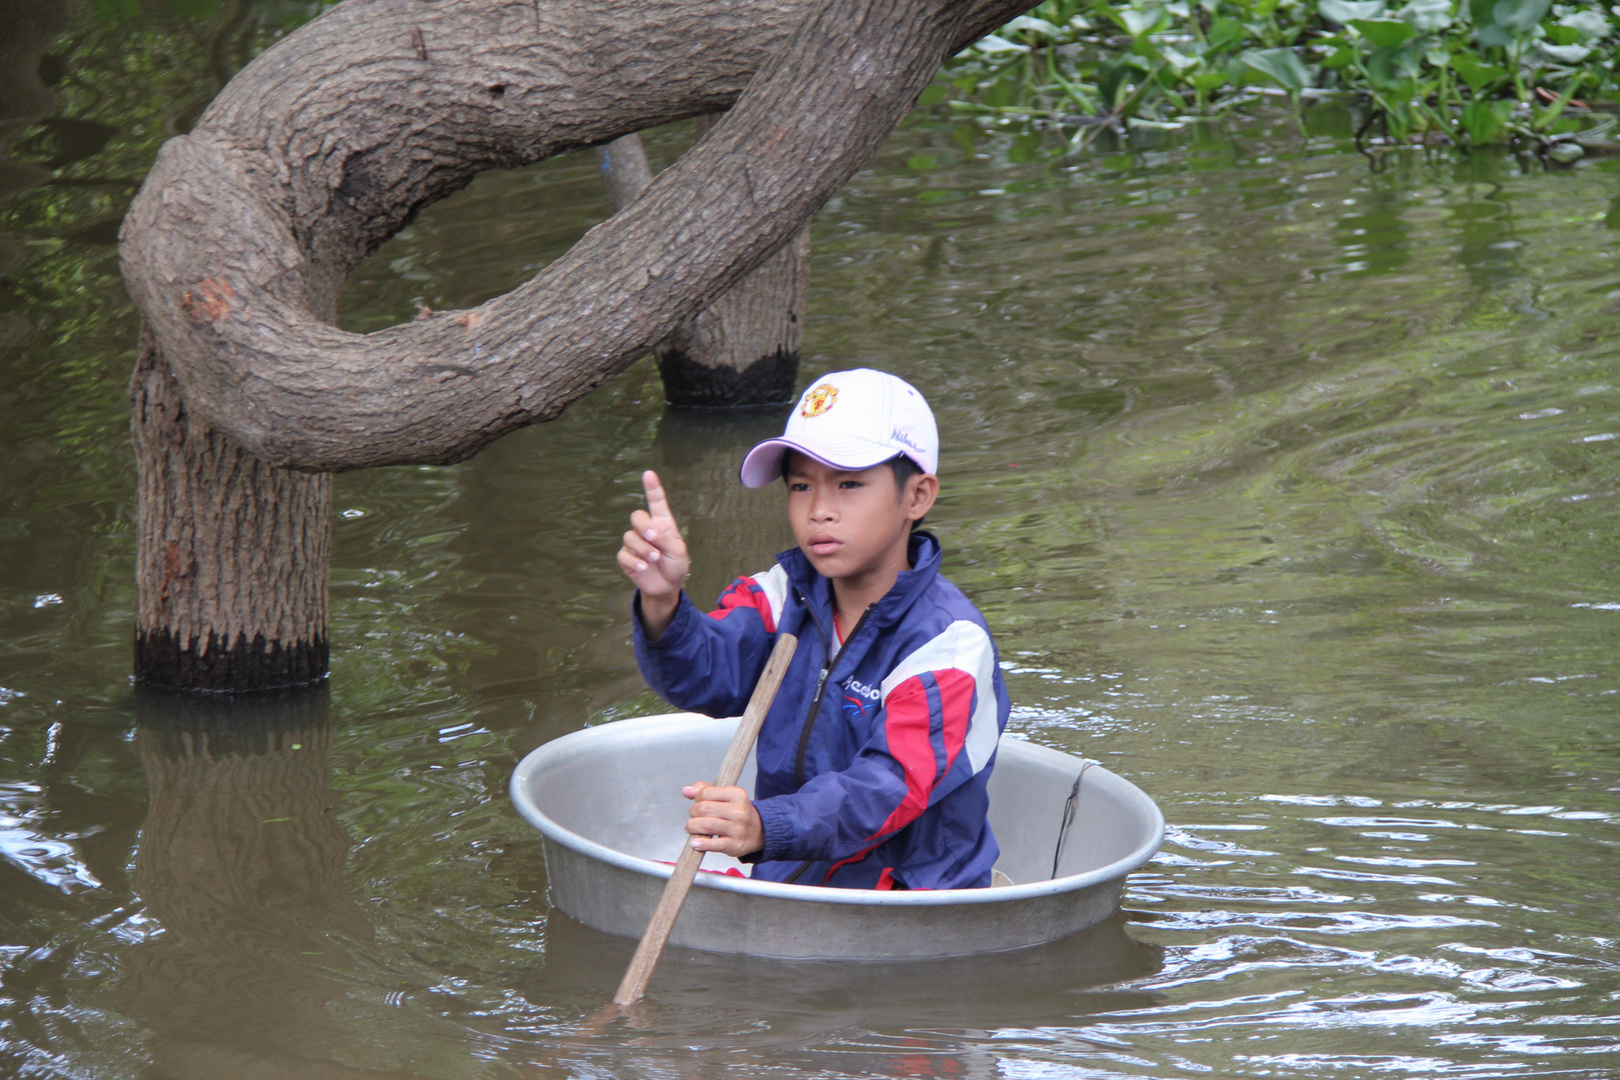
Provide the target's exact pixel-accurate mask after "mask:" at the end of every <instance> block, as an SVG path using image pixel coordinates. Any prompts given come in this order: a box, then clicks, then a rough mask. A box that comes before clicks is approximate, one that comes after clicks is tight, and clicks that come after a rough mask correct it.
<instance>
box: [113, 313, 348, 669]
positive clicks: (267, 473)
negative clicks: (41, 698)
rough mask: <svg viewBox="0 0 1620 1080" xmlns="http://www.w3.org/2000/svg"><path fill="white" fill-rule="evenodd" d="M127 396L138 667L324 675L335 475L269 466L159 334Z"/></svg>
mask: <svg viewBox="0 0 1620 1080" xmlns="http://www.w3.org/2000/svg"><path fill="white" fill-rule="evenodd" d="M130 396H131V398H132V399H133V401H134V406H135V408H134V419H133V423H132V425H131V426H132V434H133V435H134V441H135V465H136V475H137V485H138V487H137V498H136V529H135V536H136V542H135V557H136V574H135V677H136V678H137V679H138V680H139V681H141V682H143V683H148V684H151V685H156V686H166V687H173V688H176V689H188V690H212V691H226V692H241V691H250V690H268V689H275V688H279V687H289V686H301V685H308V684H310V683H316V682H319V681H321V680H322V679H324V678H325V677H326V671H327V576H328V564H329V561H330V555H329V552H330V546H331V518H332V477H331V475H330V474H328V473H300V472H294V471H292V470H290V469H278V468H275V467H274V466H271V465H267V464H265V463H264V462H263V461H261V460H259V459H258V458H256V457H254V456H253V455H252V454H249V453H247V452H246V451H244V450H242V449H241V448H240V447H239V446H237V445H236V444H235V443H234V442H232V441H231V440H230V439H229V438H227V437H225V436H224V435H221V434H220V433H219V432H218V431H215V430H214V429H212V428H210V427H209V426H208V425H207V424H204V423H202V422H201V421H200V420H198V419H197V418H196V417H194V416H192V415H191V414H190V413H189V412H188V411H187V409H186V405H185V401H184V399H183V397H182V396H181V394H180V387H179V384H178V382H177V380H176V379H175V377H174V374H173V373H172V372H171V371H170V370H169V367H168V365H167V364H166V363H165V362H164V361H163V358H162V357H161V356H160V355H159V353H158V351H157V348H156V346H155V344H154V343H153V342H152V341H151V339H150V336H149V335H147V336H146V337H145V339H144V340H143V341H142V343H141V352H140V359H139V361H138V362H137V364H136V368H135V377H134V379H133V381H132V383H131V385H130Z"/></svg>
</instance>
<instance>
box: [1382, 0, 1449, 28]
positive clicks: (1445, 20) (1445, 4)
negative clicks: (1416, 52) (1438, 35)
mask: <svg viewBox="0 0 1620 1080" xmlns="http://www.w3.org/2000/svg"><path fill="white" fill-rule="evenodd" d="M1396 14H1397V15H1399V16H1400V17H1401V18H1403V19H1405V20H1406V21H1407V22H1409V23H1411V24H1412V25H1413V26H1415V27H1417V29H1418V32H1419V33H1423V34H1433V33H1435V32H1437V31H1440V30H1444V29H1446V28H1447V27H1449V26H1450V25H1451V23H1452V19H1451V0H1412V2H1411V3H1410V4H1407V5H1406V6H1405V7H1403V8H1401V10H1400V11H1398V12H1396Z"/></svg>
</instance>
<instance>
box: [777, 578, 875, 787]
mask: <svg viewBox="0 0 1620 1080" xmlns="http://www.w3.org/2000/svg"><path fill="white" fill-rule="evenodd" d="M799 603H801V604H803V605H804V610H805V611H807V612H809V614H810V619H811V621H812V622H814V623H815V624H816V630H817V631H818V632H820V634H821V646H822V661H821V674H820V675H819V676H818V677H817V678H816V693H815V696H814V697H813V698H811V700H810V711H809V712H807V713H806V714H805V716H804V723H803V724H801V725H800V726H799V749H798V753H797V754H795V755H794V758H793V778H794V781H795V782H796V783H797V784H798V786H799V787H803V786H804V758H805V754H806V753H807V752H808V751H809V749H810V732H811V731H813V730H814V729H815V726H816V713H817V712H818V711H820V709H821V695H822V694H823V693H825V692H826V690H827V676H829V675H831V674H832V666H833V661H834V660H835V659H837V658H836V657H835V656H833V651H832V639H830V638H829V637H827V629H826V627H824V626H822V625H821V618H820V616H818V615H817V614H816V609H815V608H813V607H811V606H810V600H809V598H807V597H806V596H805V595H804V593H802V592H801V593H799ZM863 618H864V616H863ZM839 651H840V652H842V651H843V650H842V649H840V650H839Z"/></svg>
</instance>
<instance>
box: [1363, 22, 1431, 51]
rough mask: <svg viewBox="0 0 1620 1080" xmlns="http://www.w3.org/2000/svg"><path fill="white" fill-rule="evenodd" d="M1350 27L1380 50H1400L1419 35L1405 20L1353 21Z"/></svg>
mask: <svg viewBox="0 0 1620 1080" xmlns="http://www.w3.org/2000/svg"><path fill="white" fill-rule="evenodd" d="M1350 25H1351V26H1353V27H1355V28H1356V29H1357V30H1358V31H1359V32H1360V33H1361V36H1362V37H1364V38H1366V39H1367V40H1368V41H1370V42H1372V43H1373V45H1375V46H1377V47H1378V48H1380V49H1398V48H1400V47H1401V46H1402V45H1405V44H1406V43H1407V42H1408V41H1411V40H1412V39H1413V38H1415V37H1417V34H1418V31H1417V27H1415V26H1413V25H1412V24H1411V23H1409V22H1407V21H1406V20H1405V19H1351V20H1350Z"/></svg>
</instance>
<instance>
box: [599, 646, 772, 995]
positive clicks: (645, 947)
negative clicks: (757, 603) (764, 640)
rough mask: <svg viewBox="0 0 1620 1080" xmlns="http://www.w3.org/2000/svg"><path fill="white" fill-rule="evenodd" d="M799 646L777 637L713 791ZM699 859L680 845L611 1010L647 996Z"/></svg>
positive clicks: (743, 755) (744, 748) (738, 770)
mask: <svg viewBox="0 0 1620 1080" xmlns="http://www.w3.org/2000/svg"><path fill="white" fill-rule="evenodd" d="M798 645H799V639H798V638H796V637H794V636H793V635H792V634H779V635H778V636H777V638H776V648H774V649H772V650H771V656H770V659H769V660H767V661H766V662H765V671H764V672H763V673H762V674H761V675H760V677H759V682H758V684H756V685H755V687H754V695H753V696H752V697H750V698H749V699H748V708H746V709H744V710H743V715H742V722H741V723H739V724H738V725H737V734H735V735H733V736H732V737H731V748H730V749H729V750H727V751H726V759H725V760H724V761H723V762H721V763H720V775H719V776H717V777H715V780H714V786H715V787H731V786H732V785H733V784H735V783H736V782H737V777H738V776H740V775H742V769H743V763H744V762H746V761H747V760H748V752H749V751H750V750H752V749H753V748H754V740H755V739H757V738H759V729H760V726H761V725H762V724H764V723H765V714H766V713H768V712H770V711H771V702H772V701H774V700H775V699H776V688H777V687H778V686H780V685H782V676H783V675H784V674H786V673H787V667H788V661H790V660H792V659H793V650H794V649H796V648H798ZM703 854H704V853H703V852H701V851H699V850H698V849H697V848H695V847H693V846H692V845H691V844H690V843H685V844H682V845H681V857H680V858H679V859H677V860H675V870H674V872H673V873H671V874H670V875H669V883H668V884H667V885H665V886H664V895H663V896H662V897H661V898H659V901H658V908H657V910H655V911H654V912H653V917H652V922H650V923H648V924H647V932H646V933H645V934H643V935H641V944H640V945H637V946H636V955H634V956H632V957H631V958H630V967H629V969H628V970H626V971H625V973H624V979H623V980H622V981H620V983H619V992H618V993H616V994H614V995H613V1004H615V1005H629V1004H631V1003H632V1002H634V1001H639V1000H640V999H641V995H643V994H645V993H646V992H647V983H648V982H649V981H650V980H651V979H652V974H653V969H654V968H656V967H657V966H658V961H659V958H660V957H662V956H663V955H664V946H665V945H666V944H667V943H668V942H669V934H670V931H671V930H674V929H675V919H676V918H677V917H678V916H679V915H680V913H681V905H682V904H684V903H686V894H687V893H688V892H689V891H690V890H691V888H692V881H693V879H694V878H696V877H697V872H698V865H699V864H700V863H702V862H703Z"/></svg>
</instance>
